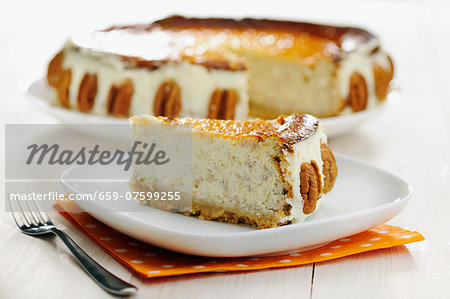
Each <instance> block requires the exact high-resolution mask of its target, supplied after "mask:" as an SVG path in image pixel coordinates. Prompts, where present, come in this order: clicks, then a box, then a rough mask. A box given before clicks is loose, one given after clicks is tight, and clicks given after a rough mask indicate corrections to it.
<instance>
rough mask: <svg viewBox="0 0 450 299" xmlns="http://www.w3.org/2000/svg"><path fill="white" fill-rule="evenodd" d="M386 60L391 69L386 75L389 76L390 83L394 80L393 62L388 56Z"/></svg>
mask: <svg viewBox="0 0 450 299" xmlns="http://www.w3.org/2000/svg"><path fill="white" fill-rule="evenodd" d="M387 59H388V61H389V65H390V67H391V69H390V70H389V72H388V74H389V81H391V80H392V78H394V62H393V61H392V58H391V56H389V55H387Z"/></svg>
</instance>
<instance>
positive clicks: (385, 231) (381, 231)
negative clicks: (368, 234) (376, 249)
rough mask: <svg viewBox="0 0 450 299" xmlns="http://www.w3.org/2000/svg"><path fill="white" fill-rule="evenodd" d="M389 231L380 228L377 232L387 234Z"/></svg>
mask: <svg viewBox="0 0 450 299" xmlns="http://www.w3.org/2000/svg"><path fill="white" fill-rule="evenodd" d="M388 232H389V231H388V230H380V231H379V232H378V233H379V234H387V233H388Z"/></svg>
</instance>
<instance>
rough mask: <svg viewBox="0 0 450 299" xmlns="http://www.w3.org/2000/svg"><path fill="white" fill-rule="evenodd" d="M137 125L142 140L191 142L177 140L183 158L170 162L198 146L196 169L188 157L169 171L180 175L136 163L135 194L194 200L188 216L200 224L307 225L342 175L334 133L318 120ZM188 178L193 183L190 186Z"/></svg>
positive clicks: (142, 119) (143, 120)
mask: <svg viewBox="0 0 450 299" xmlns="http://www.w3.org/2000/svg"><path fill="white" fill-rule="evenodd" d="M131 121H132V124H133V139H134V141H135V142H136V141H139V142H141V143H142V144H144V143H146V144H152V143H153V142H154V141H155V140H167V139H173V140H177V141H178V140H185V141H184V142H175V143H170V145H171V146H170V148H171V150H172V152H174V153H177V154H176V155H172V156H170V155H169V158H170V159H174V158H176V156H177V155H181V153H184V152H186V151H187V148H189V149H190V150H189V152H188V154H187V156H188V159H186V160H190V161H189V163H188V164H187V165H188V166H185V167H182V165H181V164H183V163H186V160H184V159H181V161H180V162H179V163H173V165H172V166H170V167H169V171H170V173H171V174H173V172H174V171H175V169H176V171H177V172H179V175H177V176H176V177H171V178H168V177H166V176H164V175H162V173H163V171H162V170H161V168H160V166H154V167H152V166H149V165H144V164H137V163H135V164H134V165H133V178H132V180H131V186H132V188H133V190H134V192H136V193H137V194H149V192H150V193H151V192H153V191H158V190H162V191H177V190H181V191H182V192H183V194H184V196H188V197H189V199H190V200H189V201H188V204H189V205H190V207H189V209H187V210H183V211H182V212H185V213H187V214H189V215H197V216H198V217H199V218H200V219H205V220H219V221H223V222H231V223H238V222H243V223H248V224H251V225H253V226H255V227H257V228H269V227H276V226H280V225H283V224H288V223H293V222H301V221H304V220H305V218H306V217H307V216H309V215H311V214H312V213H313V212H314V211H315V210H316V209H317V207H318V205H319V203H320V201H321V200H322V199H323V198H324V194H325V193H327V192H329V191H330V190H331V189H332V188H333V185H334V182H335V179H336V176H337V167H336V161H335V158H334V156H333V153H332V152H331V150H330V149H329V147H328V145H327V138H326V135H325V133H324V132H323V131H322V130H321V128H320V127H319V122H318V120H317V118H315V117H313V116H311V115H307V114H294V115H290V116H280V117H278V118H277V119H275V120H261V119H256V120H249V121H240V120H212V119H192V118H167V117H154V116H148V115H144V116H139V117H137V116H135V117H132V118H131ZM159 144H160V143H159ZM160 145H161V144H160ZM164 147H168V146H166V145H164ZM184 170H188V173H189V174H185V173H184ZM180 178H181V179H183V178H187V181H188V184H185V185H183V183H182V180H180ZM182 185H183V186H182ZM150 195H151V194H150ZM142 202H143V203H148V204H150V205H151V206H153V207H158V208H164V207H167V201H165V202H163V203H161V201H159V200H153V198H145V199H142ZM184 203H186V201H185V202H184ZM170 208H172V206H171V205H169V209H170Z"/></svg>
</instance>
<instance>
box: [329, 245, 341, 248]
mask: <svg viewBox="0 0 450 299" xmlns="http://www.w3.org/2000/svg"><path fill="white" fill-rule="evenodd" d="M341 247H342V246H341V245H336V246H331V247H330V248H331V249H338V248H341Z"/></svg>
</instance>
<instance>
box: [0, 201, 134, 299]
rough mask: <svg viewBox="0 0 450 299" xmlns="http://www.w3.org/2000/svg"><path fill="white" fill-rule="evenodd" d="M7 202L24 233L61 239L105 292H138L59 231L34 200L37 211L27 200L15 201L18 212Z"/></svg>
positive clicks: (127, 293) (10, 202)
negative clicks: (47, 235) (48, 235)
mask: <svg viewBox="0 0 450 299" xmlns="http://www.w3.org/2000/svg"><path fill="white" fill-rule="evenodd" d="M7 201H8V202H9V205H10V208H11V212H12V215H13V218H14V221H15V222H16V224H17V226H18V227H19V228H20V230H21V231H22V232H23V233H25V234H27V235H31V236H40V235H45V234H55V235H57V236H58V237H60V238H61V239H62V240H63V242H64V244H66V245H67V247H68V248H69V249H70V251H71V252H72V254H73V255H74V256H75V258H76V259H77V260H78V262H79V263H80V264H81V266H82V267H83V268H84V270H85V271H86V272H87V273H88V274H89V276H91V278H92V279H93V280H94V281H95V282H96V283H97V284H98V285H99V286H101V287H102V288H103V289H104V290H105V291H107V292H109V293H112V294H115V295H132V294H134V293H135V292H136V290H137V288H136V287H135V286H133V285H131V284H129V283H127V282H125V281H123V280H121V279H120V278H118V277H116V276H114V275H113V274H112V273H110V272H109V271H107V270H106V269H105V268H103V267H102V266H100V265H99V264H98V263H97V262H96V261H94V260H93V259H92V258H91V257H90V256H89V255H88V254H87V253H86V252H84V251H83V250H82V249H81V248H80V247H79V246H78V245H77V244H76V243H75V242H74V241H73V240H72V239H71V238H70V237H69V236H68V235H66V233H64V232H63V231H62V230H60V229H58V228H57V227H56V226H55V225H54V224H53V222H52V221H51V220H50V218H49V217H48V214H47V213H46V212H43V211H42V212H40V211H39V208H38V206H37V204H36V203H35V202H34V200H31V201H30V202H32V203H33V205H34V208H35V211H34V210H33V209H31V206H30V204H29V203H28V201H27V200H24V202H25V204H23V203H22V200H14V202H17V207H18V209H17V210H16V211H14V209H13V208H12V202H13V200H11V199H10V198H9V200H7Z"/></svg>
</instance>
